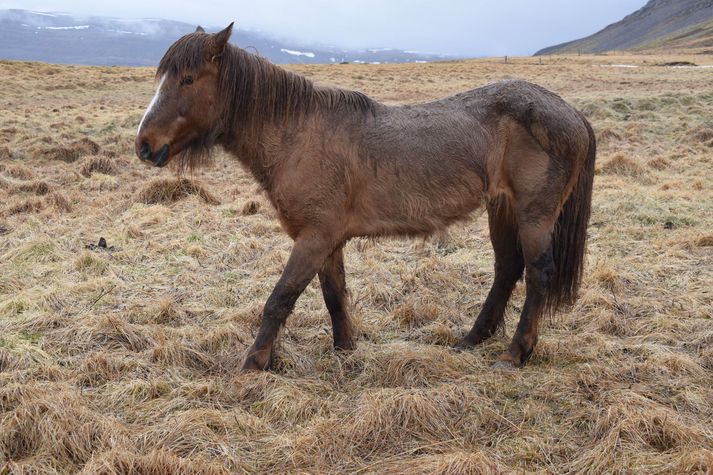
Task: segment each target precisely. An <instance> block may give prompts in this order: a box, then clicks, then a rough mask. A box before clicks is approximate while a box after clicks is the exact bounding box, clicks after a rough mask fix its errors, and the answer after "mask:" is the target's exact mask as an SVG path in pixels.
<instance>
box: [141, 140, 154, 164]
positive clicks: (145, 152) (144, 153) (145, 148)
mask: <svg viewBox="0 0 713 475" xmlns="http://www.w3.org/2000/svg"><path fill="white" fill-rule="evenodd" d="M139 154H140V155H141V158H142V159H144V160H148V159H150V158H151V146H150V145H149V144H148V143H146V142H144V143H142V144H141V148H140V149H139Z"/></svg>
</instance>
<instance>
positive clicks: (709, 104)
mask: <svg viewBox="0 0 713 475" xmlns="http://www.w3.org/2000/svg"><path fill="white" fill-rule="evenodd" d="M692 59H693V58H692V57H690V56H683V57H682V56H659V57H655V58H652V57H651V56H644V57H639V56H625V57H613V56H597V57H581V58H576V59H568V58H563V57H553V58H543V59H540V58H526V59H520V58H515V59H513V60H512V61H510V63H509V64H503V63H502V62H499V61H491V60H477V61H468V62H451V63H439V64H419V65H370V66H366V65H338V66H302V67H299V71H301V72H303V73H305V74H307V75H308V76H310V77H312V78H314V79H315V80H317V81H319V82H323V83H330V84H337V85H341V86H346V87H350V88H357V89H360V90H362V91H364V92H366V93H368V94H370V95H373V96H374V97H376V98H378V99H380V100H382V101H385V102H387V103H390V104H397V103H409V102H416V101H424V100H429V99H433V98H437V97H441V96H444V95H447V94H451V93H454V92H457V91H461V90H464V89H469V88H472V87H475V86H480V85H484V84H486V83H489V82H492V81H495V80H498V79H503V78H512V77H518V78H525V79H529V80H532V81H535V82H538V83H540V84H542V85H544V86H546V87H548V88H551V89H552V90H554V91H557V92H558V93H560V94H561V95H563V96H564V97H565V98H566V99H568V100H569V101H571V102H572V103H574V104H575V105H577V106H578V107H580V108H581V109H582V110H583V111H584V112H585V113H586V114H587V116H588V117H589V118H590V119H591V120H592V122H593V123H594V125H595V128H596V130H597V133H598V137H599V150H600V152H599V157H598V164H597V175H596V178H595V192H594V204H593V216H592V221H591V227H590V245H589V255H588V265H587V269H586V273H585V280H584V287H583V289H582V295H581V298H580V300H579V301H578V303H577V304H576V305H575V306H574V307H573V308H571V309H567V310H566V311H564V312H562V313H560V314H558V315H557V316H556V317H554V318H552V319H551V320H549V321H547V322H545V323H544V324H543V328H542V330H541V337H540V344H539V346H538V347H537V349H536V351H535V353H534V355H533V358H532V360H531V362H530V364H529V365H528V366H527V367H526V368H525V369H523V370H518V371H511V372H510V371H503V370H493V369H491V368H490V365H491V364H492V363H493V361H494V359H495V358H496V357H497V355H498V354H499V353H500V352H502V351H503V350H504V349H505V348H506V347H507V344H508V342H509V338H508V336H509V335H511V334H512V332H513V329H514V325H515V323H516V316H517V314H518V312H519V311H520V310H521V307H522V302H523V298H524V292H523V286H522V284H520V285H518V287H517V289H516V292H515V295H514V299H513V301H512V302H511V303H510V305H509V309H508V318H507V321H508V323H507V327H506V328H505V330H504V332H503V333H502V334H498V335H497V336H495V337H493V338H492V339H491V340H490V341H489V342H487V343H486V344H485V345H483V346H480V347H478V348H476V349H474V350H473V351H469V352H463V353H458V352H455V351H453V350H452V349H451V348H450V345H452V344H453V343H454V342H455V341H456V340H457V339H458V338H459V337H460V336H461V335H462V334H464V333H465V332H466V331H467V330H468V329H469V328H470V326H471V325H472V322H473V319H474V317H475V315H476V314H477V311H478V309H479V307H480V305H481V304H482V303H483V300H484V299H485V296H486V294H487V291H488V288H489V286H490V283H491V279H492V267H493V260H492V253H491V248H490V243H489V238H488V234H487V222H486V221H487V220H486V219H483V217H481V218H480V219H476V220H473V221H471V222H467V223H464V224H460V225H458V226H455V227H453V228H452V229H451V230H450V232H449V233H447V234H443V235H440V236H437V237H435V238H434V239H431V240H428V241H425V242H424V241H412V240H379V241H374V240H361V239H358V240H354V241H352V242H350V243H349V245H348V246H347V247H346V251H345V255H346V270H347V279H348V285H349V287H350V289H351V295H352V305H353V314H354V316H355V318H356V320H357V322H358V328H359V335H360V336H359V348H358V349H357V350H356V351H354V352H351V353H335V352H334V351H333V350H332V348H331V335H330V330H329V323H328V322H329V317H328V314H327V311H326V309H325V307H324V303H323V302H322V298H321V295H320V291H319V286H318V283H316V282H313V283H312V284H311V285H310V286H309V287H308V289H307V291H306V292H305V294H304V295H303V296H302V298H301V299H300V300H299V302H298V305H297V307H296V309H295V311H294V313H293V315H292V316H291V317H290V319H289V320H288V324H287V328H286V330H285V331H284V334H283V335H282V338H281V345H280V348H279V352H278V358H277V363H276V367H275V369H274V370H273V371H272V372H267V373H251V374H239V373H238V368H239V367H240V364H241V362H242V359H243V353H244V351H245V350H246V349H247V346H248V345H249V344H250V343H251V341H252V338H253V336H254V334H255V331H256V329H257V327H258V322H259V315H260V311H261V308H262V305H263V302H264V301H265V299H266V298H267V296H268V294H269V292H270V291H271V289H272V286H273V284H274V283H275V282H276V280H277V278H278V276H279V274H280V272H281V270H282V268H283V266H284V264H285V262H286V260H287V256H288V253H289V249H290V241H289V239H288V238H287V237H286V236H285V235H284V234H283V233H282V232H281V231H280V228H279V225H278V223H277V221H276V219H275V213H274V211H273V210H272V209H271V208H270V206H269V205H268V203H267V200H266V199H265V197H264V196H262V195H261V193H260V192H259V191H258V189H257V187H256V185H255V184H254V183H253V182H252V180H251V179H250V178H249V177H248V176H247V175H246V174H245V173H244V172H243V171H241V170H240V169H239V167H238V166H237V163H236V161H235V160H233V159H230V158H228V157H224V156H222V155H218V156H217V157H216V162H215V165H214V166H213V167H212V168H210V169H206V170H201V171H197V172H196V173H195V175H194V176H189V177H185V178H181V179H179V178H177V177H175V175H173V174H172V173H171V172H170V171H169V170H157V169H153V168H149V167H147V166H144V165H143V164H141V163H139V161H138V159H136V158H135V157H134V156H133V150H132V147H133V137H134V133H135V130H136V126H137V123H138V121H139V119H140V117H141V115H142V113H143V111H144V108H145V107H146V105H147V104H148V102H149V100H150V99H151V97H152V95H153V71H151V70H148V69H131V68H80V67H63V66H52V65H46V64H37V63H34V64H33V63H8V62H0V78H2V83H3V94H2V96H0V105H1V107H0V473H56V472H59V473H76V472H82V471H83V473H87V474H89V473H91V474H94V473H129V472H131V471H132V470H134V471H135V472H133V473H176V474H177V473H226V472H238V473H241V472H246V473H258V472H269V471H271V472H274V473H284V472H291V473H308V472H310V473H318V472H332V473H334V472H352V473H379V474H383V473H453V474H455V473H501V472H521V471H527V472H529V471H535V472H541V473H575V472H576V473H582V472H589V473H602V472H609V473H631V472H639V473H710V472H711V470H713V430H712V429H711V428H712V427H713V404H711V401H713V386H712V385H711V381H712V380H713V290H712V287H711V282H713V158H712V157H713V154H712V153H711V152H712V151H713V121H712V119H711V117H713V92H711V89H710V71H709V70H703V69H694V68H686V69H676V68H668V67H661V66H655V65H654V64H655V63H656V64H658V63H667V62H674V61H691V60H692ZM696 60H697V61H699V62H700V57H698V58H697V59H696ZM613 65H629V66H637V67H626V68H622V67H613ZM100 237H104V238H105V239H106V242H107V246H108V247H107V248H97V247H96V246H92V244H96V243H97V242H98V240H99V238H100Z"/></svg>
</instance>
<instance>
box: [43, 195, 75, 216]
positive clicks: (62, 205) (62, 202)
mask: <svg viewBox="0 0 713 475" xmlns="http://www.w3.org/2000/svg"><path fill="white" fill-rule="evenodd" d="M45 201H46V202H47V204H48V205H49V206H52V207H53V208H55V209H56V210H57V211H59V212H61V213H69V212H71V211H72V204H71V203H70V202H69V200H68V199H67V198H66V197H65V196H64V195H63V194H62V193H57V192H54V193H50V194H49V195H47V196H46V197H45Z"/></svg>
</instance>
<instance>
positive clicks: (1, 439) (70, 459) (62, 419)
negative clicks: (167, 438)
mask: <svg viewBox="0 0 713 475" xmlns="http://www.w3.org/2000/svg"><path fill="white" fill-rule="evenodd" d="M120 427H121V424H120V423H119V422H118V421H116V420H112V419H110V418H108V417H103V416H99V415H97V414H96V413H95V412H93V411H91V410H90V409H88V408H86V407H83V406H82V405H81V404H78V401H77V399H76V398H75V397H72V395H71V394H67V393H60V394H43V395H41V396H39V397H37V398H35V399H27V400H24V401H23V402H22V403H21V404H20V405H19V406H17V407H16V408H15V410H14V411H13V412H12V415H11V416H10V417H7V416H6V417H4V418H3V420H2V422H0V454H2V455H3V456H4V457H5V458H6V459H7V460H21V459H24V458H28V457H32V456H35V455H40V454H47V455H50V456H51V457H52V458H53V459H54V460H56V462H57V463H59V464H60V465H61V466H62V467H65V468H66V469H69V468H73V470H72V471H76V470H78V469H79V468H81V467H82V466H83V465H84V464H85V463H86V462H87V461H89V460H90V459H91V458H92V456H93V454H94V453H97V452H103V451H105V450H109V449H110V448H111V447H112V446H114V445H115V444H117V443H120V441H121V439H122V438H123V436H122V433H121V432H122V431H121V429H120ZM124 444H126V445H130V444H129V442H128V441H124Z"/></svg>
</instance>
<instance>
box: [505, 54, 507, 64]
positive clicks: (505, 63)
mask: <svg viewBox="0 0 713 475" xmlns="http://www.w3.org/2000/svg"><path fill="white" fill-rule="evenodd" d="M505 64H508V57H507V56H505Z"/></svg>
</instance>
